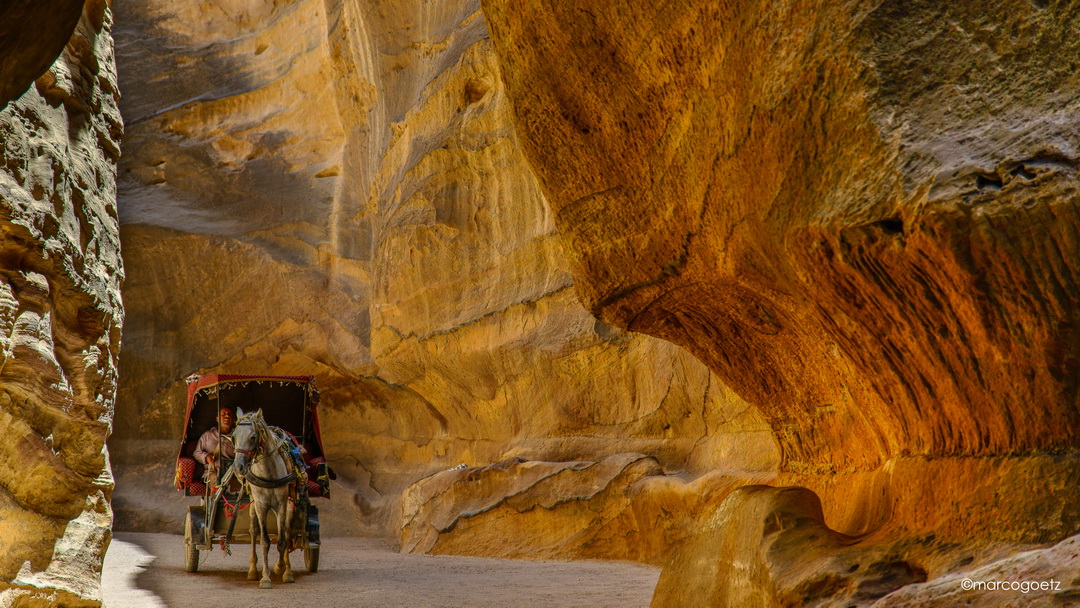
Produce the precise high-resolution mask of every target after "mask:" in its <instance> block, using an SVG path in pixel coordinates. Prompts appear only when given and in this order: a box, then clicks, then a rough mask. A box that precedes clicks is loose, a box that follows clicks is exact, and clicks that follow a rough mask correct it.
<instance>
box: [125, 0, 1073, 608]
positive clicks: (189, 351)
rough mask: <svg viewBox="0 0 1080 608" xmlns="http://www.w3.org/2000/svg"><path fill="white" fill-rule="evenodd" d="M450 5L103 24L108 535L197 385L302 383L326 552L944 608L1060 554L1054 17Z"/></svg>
mask: <svg viewBox="0 0 1080 608" xmlns="http://www.w3.org/2000/svg"><path fill="white" fill-rule="evenodd" d="M482 4H483V7H482V8H483V12H481V6H480V5H481V3H480V2H476V1H474V2H452V1H441V2H439V1H436V2H420V1H413V2H391V1H377V2H351V1H346V0H339V1H314V0H308V1H300V2H296V3H292V4H288V5H281V4H280V3H274V2H261V1H258V0H229V1H226V2H219V3H218V7H219V8H220V9H221V10H211V11H208V10H205V6H204V5H202V4H200V3H194V2H177V3H170V4H168V5H162V4H160V3H149V2H145V1H142V0H130V1H125V2H118V3H117V10H118V13H119V14H120V15H121V24H122V25H121V26H119V27H118V30H117V40H118V55H119V62H120V66H121V80H122V86H123V89H124V91H125V96H124V100H123V104H122V106H121V111H122V113H123V115H124V117H125V121H126V122H127V124H128V125H129V126H128V133H127V135H126V140H125V155H124V158H123V160H122V164H121V177H120V184H119V197H120V205H119V207H120V220H121V225H122V226H121V238H122V240H123V243H124V247H125V263H126V267H127V272H128V279H127V282H126V284H125V291H124V293H125V300H126V302H127V308H128V315H127V322H126V332H125V341H124V352H123V357H122V369H121V371H122V375H121V385H120V396H119V399H118V406H117V407H118V412H119V414H118V415H117V424H116V433H115V436H114V438H113V440H112V441H111V446H112V448H113V452H114V454H115V458H116V470H117V476H118V490H117V493H116V497H115V508H116V512H117V521H118V525H121V526H125V527H137V528H144V529H165V530H178V529H179V520H180V515H181V514H182V513H183V505H184V504H185V503H186V502H189V501H186V500H184V499H183V498H181V497H179V496H178V495H177V493H176V492H174V491H173V490H172V489H171V487H170V483H169V482H170V480H171V478H172V472H171V463H172V458H173V456H174V451H175V450H176V448H177V435H178V434H179V425H180V417H181V415H182V411H183V382H182V378H184V377H185V376H186V375H188V374H190V373H201V372H211V371H230V372H239V373H245V372H247V373H267V372H269V373H281V374H308V373H310V374H315V375H316V376H317V378H318V382H319V384H320V386H321V387H322V389H323V397H324V404H325V405H324V410H323V416H324V421H325V425H324V434H325V437H324V439H326V443H327V450H328V452H329V455H330V459H331V463H332V464H333V466H334V467H335V468H336V469H337V470H338V472H339V474H340V479H339V484H338V494H336V495H335V498H334V500H333V501H332V503H333V504H332V506H331V507H330V508H329V511H330V519H329V521H331V522H332V524H331V525H330V526H329V530H333V531H334V532H331V533H337V532H367V533H370V532H378V533H387V532H390V531H393V530H394V529H396V528H397V526H398V525H400V534H401V537H402V542H403V549H404V550H413V551H433V552H439V551H445V552H472V553H482V554H490V555H513V556H518V557H555V558H577V557H607V558H623V559H635V560H641V561H645V562H650V563H656V564H664V563H667V564H668V567H667V568H666V569H665V573H664V575H663V577H662V578H661V584H660V585H659V587H658V591H657V596H656V598H655V603H656V605H658V606H677V605H684V604H685V600H686V597H688V596H685V595H684V594H686V593H691V594H699V595H700V594H705V595H707V596H709V597H713V598H714V599H715V601H714V604H715V605H733V606H734V605H763V606H766V605H778V604H779V605H797V604H799V603H814V602H818V603H820V604H822V605H842V606H848V605H869V604H871V603H874V602H877V601H882V602H890V601H891V602H897V603H894V604H893V605H902V602H904V601H910V602H925V603H933V602H938V603H939V604H940V603H942V602H945V603H944V604H942V605H946V604H947V602H948V600H947V599H946V600H943V599H941V598H942V597H945V596H943V595H941V592H942V584H941V583H940V582H937V581H941V580H953V579H951V578H950V577H955V576H956V575H957V572H958V571H959V570H958V569H960V570H962V569H964V568H968V569H975V568H981V569H982V570H983V571H992V570H994V569H1005V570H1008V569H1010V568H1011V569H1012V571H1021V570H1023V562H1022V560H1021V562H1015V560H1014V561H1013V562H1008V561H1007V560H1006V561H1004V562H1003V561H996V562H995V560H1000V558H1003V557H1007V556H1008V555H1010V554H1011V553H1015V552H1016V551H1018V550H1019V549H1021V548H1027V547H1031V546H1033V545H1034V544H1040V543H1042V544H1045V543H1051V542H1057V541H1061V540H1062V539H1064V538H1066V537H1067V536H1069V535H1071V534H1075V533H1076V532H1078V531H1080V491H1078V487H1077V483H1076V479H1077V478H1078V477H1077V476H1078V474H1080V459H1078V458H1077V452H1076V448H1077V445H1076V442H1077V439H1076V437H1077V430H1078V429H1077V427H1078V426H1080V414H1078V413H1077V412H1078V408H1077V406H1078V405H1080V404H1078V399H1080V382H1078V378H1080V329H1078V328H1077V324H1076V321H1077V320H1076V314H1077V313H1076V310H1077V306H1076V304H1077V300H1078V299H1080V288H1078V283H1077V272H1078V266H1080V265H1078V263H1077V260H1078V259H1080V251H1078V247H1080V245H1078V243H1080V240H1078V239H1080V222H1078V203H1077V198H1076V182H1077V170H1078V165H1077V154H1078V153H1077V151H1076V147H1077V145H1078V144H1080V142H1078V141H1077V134H1076V133H1077V132H1076V130H1075V128H1074V127H1075V124H1076V116H1077V105H1076V104H1077V101H1076V100H1077V99H1078V97H1077V95H1076V93H1077V92H1078V91H1077V89H1078V88H1080V82H1078V80H1077V77H1076V74H1077V73H1078V72H1077V70H1076V67H1077V64H1078V63H1080V53H1078V52H1077V51H1078V49H1077V48H1076V45H1077V39H1076V38H1075V36H1072V35H1071V34H1070V32H1074V31H1075V30H1076V26H1077V22H1078V15H1077V10H1076V9H1074V8H1072V7H1070V6H1066V5H1063V4H1056V3H1046V2H1030V1H1024V2H1020V1H1013V2H1007V3H1000V4H997V3H995V4H994V5H993V6H990V5H989V4H988V3H964V4H963V5H962V6H952V5H945V4H943V3H906V2H904V3H902V2H892V1H874V2H871V1H859V0H852V1H851V2H843V3H829V4H827V3H816V2H812V1H809V0H806V1H802V0H790V1H786V0H785V1H778V2H772V3H757V2H734V3H719V2H708V1H703V0H702V1H691V0H680V1H676V2H668V3H663V4H661V5H642V4H640V3H634V2H621V1H619V2H600V1H591V0H587V1H584V2H577V3H545V2H534V1H526V2H506V1H504V0H484V1H483V2H482ZM581 303H584V305H585V306H584V307H583V306H582V304H581ZM680 347H681V348H680ZM683 348H685V349H686V350H682V349H683ZM688 353H692V354H693V356H691V355H690V354H688ZM459 465H464V466H459ZM672 473H681V475H672ZM761 484H772V485H773V486H785V485H787V486H792V485H794V486H802V488H784V487H771V488H770V487H765V486H763V485H761ZM740 486H746V487H740ZM403 490H404V494H402V491H403ZM695 530H697V531H696V533H695ZM1068 542H1070V541H1066V542H1065V543H1062V544H1060V545H1058V546H1057V547H1056V548H1051V549H1041V551H1043V553H1040V554H1039V555H1059V556H1060V555H1066V554H1068V552H1069V550H1070V549H1069V547H1070V546H1071V545H1067V544H1066V543H1068ZM718 547H727V548H728V549H730V550H725V551H719V550H718ZM673 551H674V554H673V553H672V552H673ZM1032 555H1034V554H1032ZM669 558H670V562H669ZM1008 559H1014V558H1008ZM1033 559H1035V558H1033ZM1037 559H1044V558H1042V557H1039V558H1037ZM1070 559H1075V557H1074V558H1070ZM743 566H746V567H749V568H750V571H744V570H739V568H742V567H743ZM733 573H734V574H733ZM924 581H929V582H924ZM905 586H906V587H907V590H906V591H905V592H903V593H901V594H899V595H897V594H894V595H892V596H889V597H890V598H892V599H889V598H885V596H886V595H887V594H889V593H890V592H892V591H894V590H895V589H897V588H899V587H905ZM1073 587H1076V585H1075V584H1073ZM1074 592H1075V589H1072V590H1071V591H1070V590H1068V589H1067V590H1066V593H1074ZM935 594H936V595H935ZM694 597H696V595H695V596H694ZM905 597H907V598H912V599H909V600H905V599H903V598H905ZM883 598H884V599H883ZM897 598H898V599H897ZM935 598H936V599H935ZM1055 601H1056V600H1055ZM1062 601H1064V600H1062ZM724 602H727V604H724Z"/></svg>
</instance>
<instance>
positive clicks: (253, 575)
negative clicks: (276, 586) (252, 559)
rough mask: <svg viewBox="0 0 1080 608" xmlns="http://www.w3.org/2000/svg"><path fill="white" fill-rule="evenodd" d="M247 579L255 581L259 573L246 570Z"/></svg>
mask: <svg viewBox="0 0 1080 608" xmlns="http://www.w3.org/2000/svg"><path fill="white" fill-rule="evenodd" d="M248 580H249V581H257V580H259V573H258V572H255V571H252V572H248Z"/></svg>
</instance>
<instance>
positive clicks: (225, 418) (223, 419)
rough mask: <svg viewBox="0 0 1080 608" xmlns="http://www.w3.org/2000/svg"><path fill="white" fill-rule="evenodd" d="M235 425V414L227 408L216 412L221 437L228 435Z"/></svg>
mask: <svg viewBox="0 0 1080 608" xmlns="http://www.w3.org/2000/svg"><path fill="white" fill-rule="evenodd" d="M235 424H236V413H235V412H233V411H232V410H231V409H229V408H227V407H223V408H221V410H219V411H218V430H219V431H220V432H221V434H223V435H228V434H229V433H231V432H232V430H233V425H235Z"/></svg>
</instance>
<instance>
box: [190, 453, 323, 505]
mask: <svg viewBox="0 0 1080 608" xmlns="http://www.w3.org/2000/svg"><path fill="white" fill-rule="evenodd" d="M197 443H198V442H196V441H189V442H187V443H185V444H184V449H183V451H182V452H181V454H183V455H182V456H180V459H179V460H178V461H177V463H176V476H175V480H174V482H175V484H176V489H177V490H184V491H185V492H184V493H185V494H186V495H187V496H198V495H202V494H205V493H206V483H205V482H203V465H202V464H200V463H199V462H198V461H197V460H195V459H194V458H192V453H193V452H194V451H195V446H196V445H197ZM304 464H305V468H306V469H307V492H308V496H311V497H315V496H327V495H329V485H328V483H327V480H326V479H325V477H326V475H327V473H326V470H327V469H326V459H325V458H323V457H322V456H316V457H314V458H310V459H306V460H305V463H304ZM319 465H323V467H321V468H320V466H319ZM320 475H322V476H323V477H324V479H323V480H322V481H321V482H320V477H319V476H320Z"/></svg>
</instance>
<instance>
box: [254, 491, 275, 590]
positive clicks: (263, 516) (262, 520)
mask: <svg viewBox="0 0 1080 608" xmlns="http://www.w3.org/2000/svg"><path fill="white" fill-rule="evenodd" d="M263 502H264V501H258V502H256V501H254V499H253V500H252V504H258V511H257V513H258V515H259V527H260V528H262V533H261V534H260V535H259V541H260V542H261V543H262V558H263V567H262V580H260V581H259V588H260V589H270V588H271V583H270V529H269V528H270V526H268V525H267V523H268V522H267V516H268V515H269V511H270V509H269V505H267V504H263Z"/></svg>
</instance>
